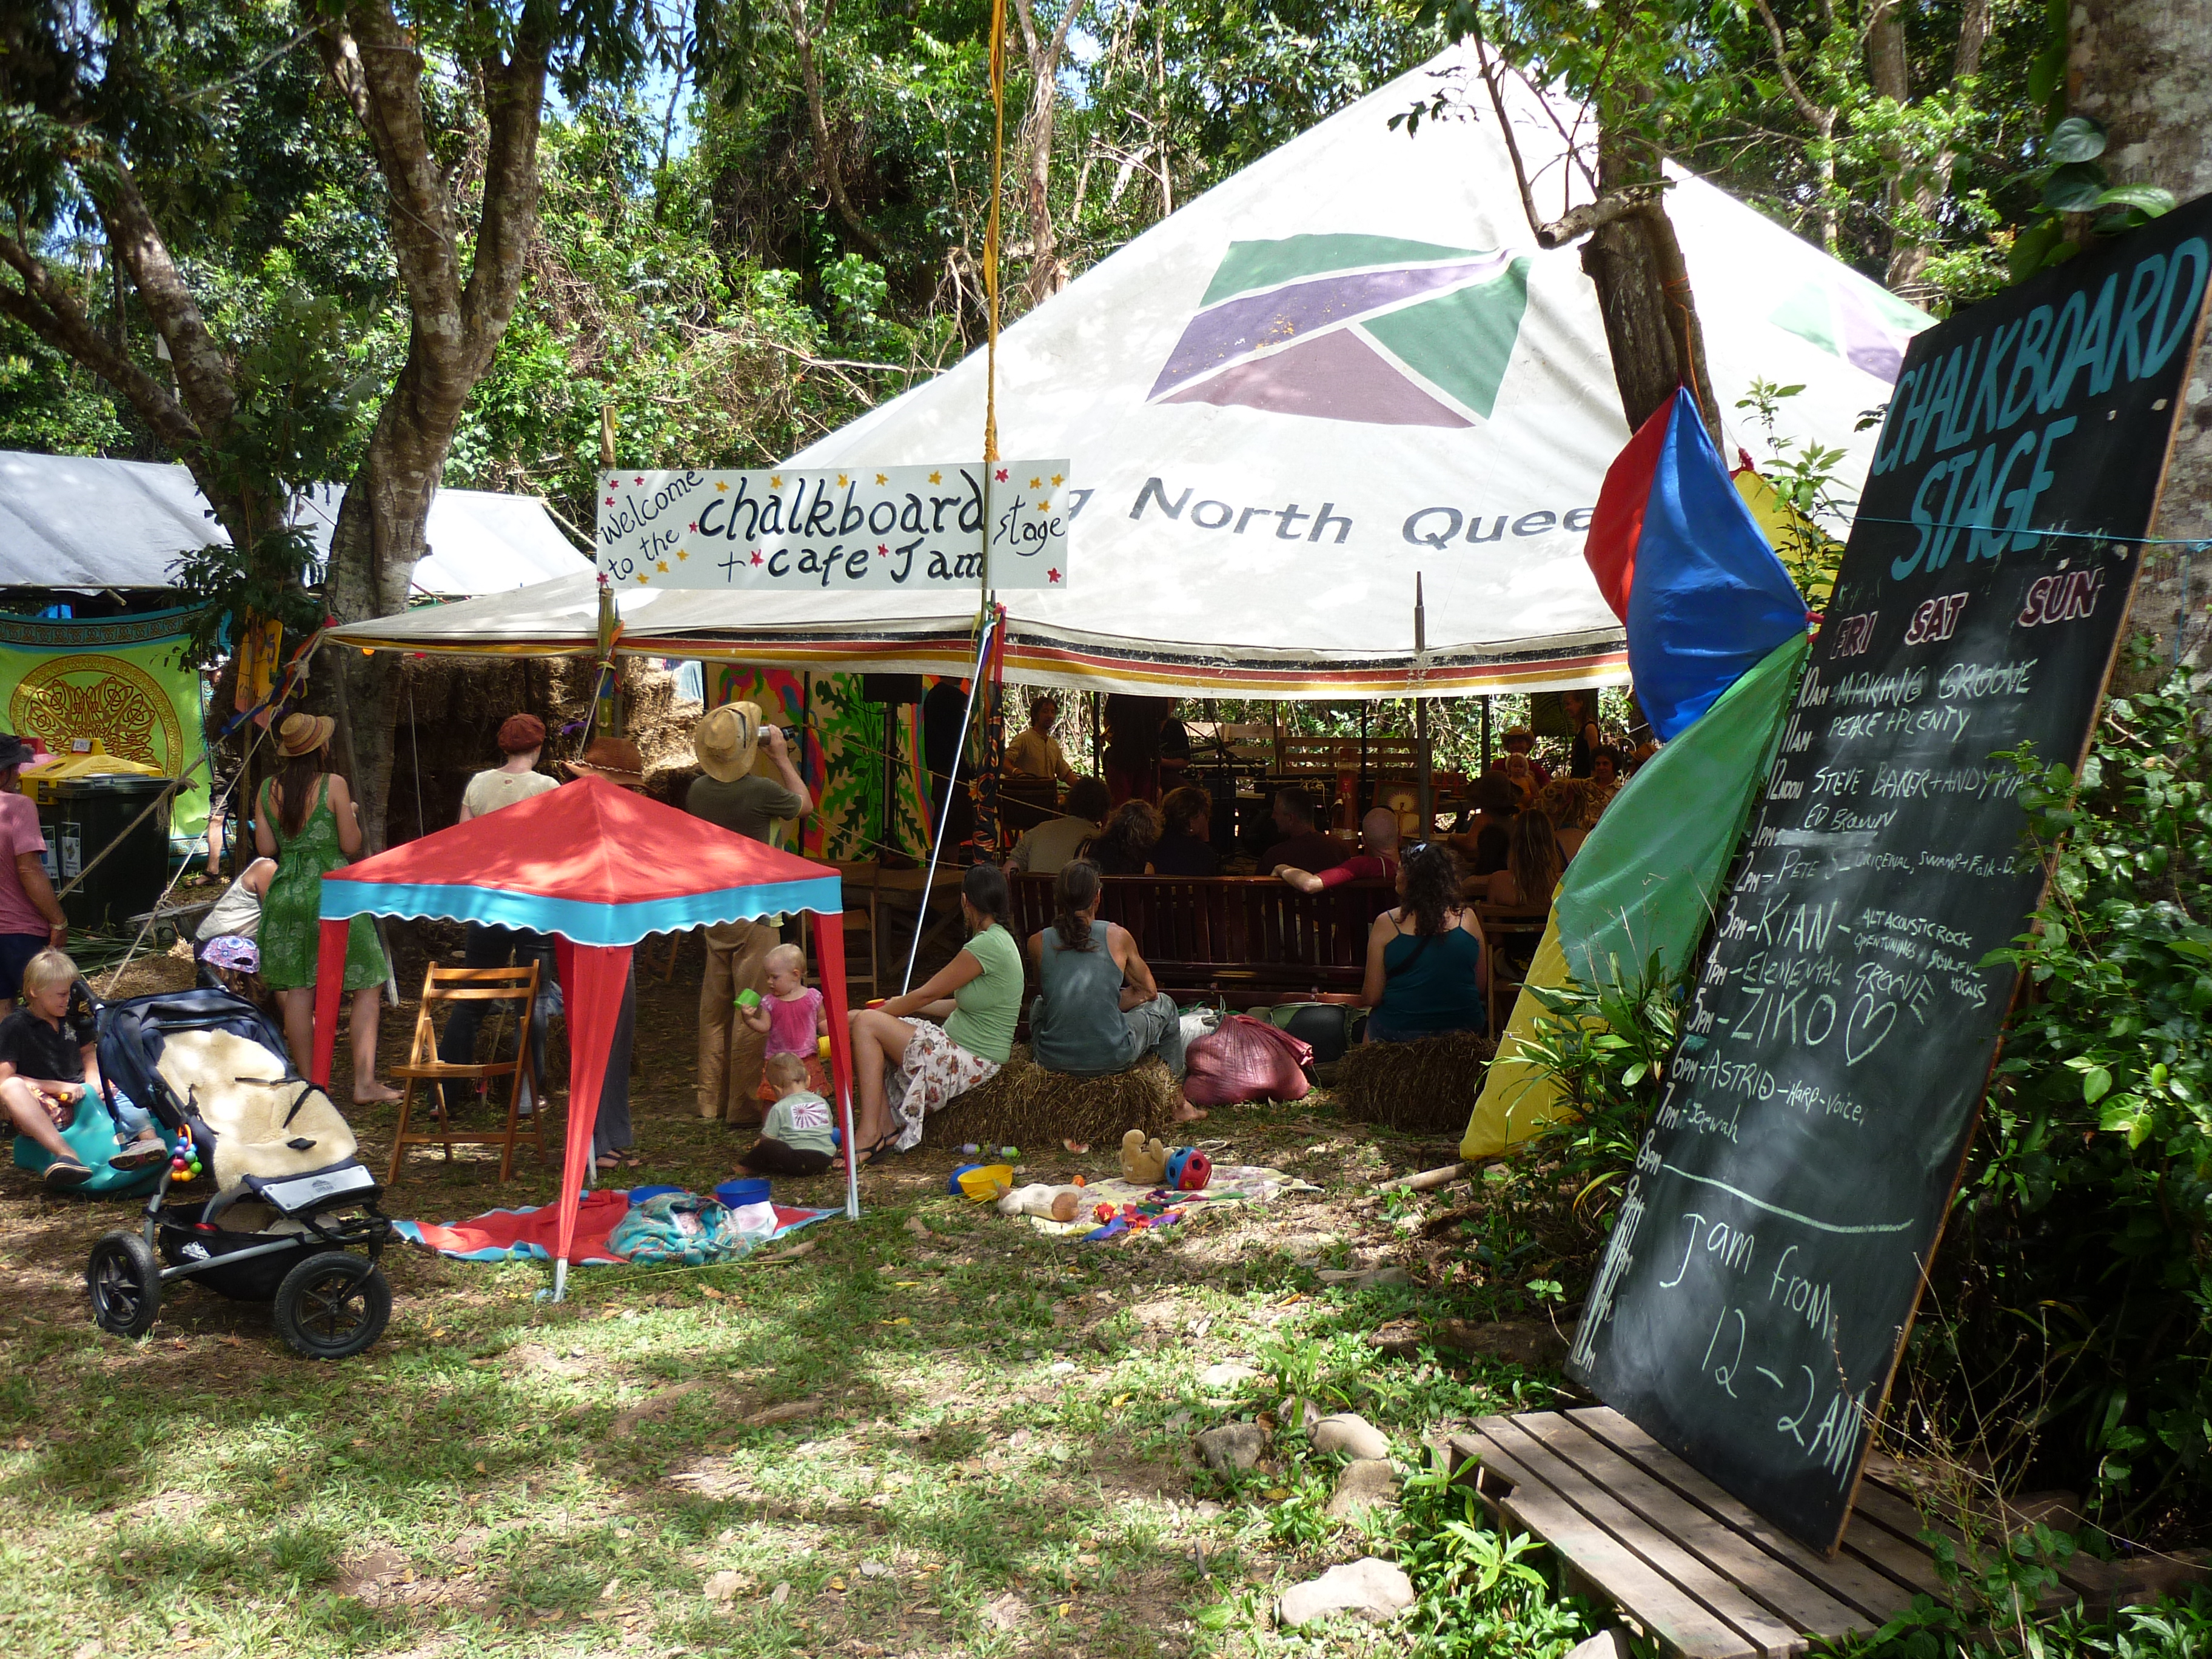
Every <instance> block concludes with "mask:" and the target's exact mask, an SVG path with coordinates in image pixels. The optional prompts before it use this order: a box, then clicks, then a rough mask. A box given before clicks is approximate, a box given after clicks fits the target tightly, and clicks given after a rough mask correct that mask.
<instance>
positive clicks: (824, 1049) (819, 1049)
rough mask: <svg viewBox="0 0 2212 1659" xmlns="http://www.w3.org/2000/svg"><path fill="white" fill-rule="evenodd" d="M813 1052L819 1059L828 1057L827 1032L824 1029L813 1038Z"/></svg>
mask: <svg viewBox="0 0 2212 1659" xmlns="http://www.w3.org/2000/svg"><path fill="white" fill-rule="evenodd" d="M814 1053H815V1054H816V1056H817V1058H819V1059H822V1060H827V1059H829V1032H827V1031H824V1032H823V1034H822V1035H821V1036H818V1037H817V1038H815V1039H814Z"/></svg>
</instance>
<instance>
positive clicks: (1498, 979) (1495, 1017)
mask: <svg viewBox="0 0 2212 1659" xmlns="http://www.w3.org/2000/svg"><path fill="white" fill-rule="evenodd" d="M1474 914H1475V917H1476V919H1477V920H1478V921H1480V923H1481V924H1482V936H1483V940H1484V943H1485V944H1486V945H1487V946H1488V947H1489V950H1490V1034H1491V1036H1493V1037H1495V1036H1503V1035H1504V1030H1505V1024H1506V1022H1507V1021H1508V1020H1510V1019H1511V1018H1513V1005H1514V1003H1515V1002H1516V1001H1517V1000H1519V999H1520V995H1521V987H1522V982H1523V981H1525V980H1526V979H1527V977H1528V962H1529V959H1530V958H1531V957H1534V955H1535V954H1536V947H1537V946H1538V945H1541V943H1542V942H1543V939H1544V928H1545V926H1546V925H1547V923H1548V922H1549V921H1550V920H1551V915H1552V913H1551V909H1550V907H1549V906H1544V905H1522V904H1478V905H1476V906H1475V907H1474Z"/></svg>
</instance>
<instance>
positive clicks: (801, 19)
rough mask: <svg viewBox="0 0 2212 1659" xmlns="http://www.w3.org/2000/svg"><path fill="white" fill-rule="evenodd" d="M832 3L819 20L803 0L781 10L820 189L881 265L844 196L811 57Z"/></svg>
mask: <svg viewBox="0 0 2212 1659" xmlns="http://www.w3.org/2000/svg"><path fill="white" fill-rule="evenodd" d="M834 3H835V0H831V4H825V5H824V6H823V8H822V15H821V18H820V19H819V21H811V20H810V19H809V18H808V16H807V15H806V0H784V11H785V14H786V15H787V16H788V17H789V18H790V19H791V42H792V45H793V47H794V48H796V50H797V52H798V54H799V88H800V90H801V91H803V92H804V93H805V95H806V121H807V125H808V127H809V128H810V129H811V131H812V132H813V134H814V164H815V166H816V167H817V168H818V169H820V171H821V173H822V188H823V191H825V192H826V193H827V194H828V195H829V204H830V206H832V207H834V208H836V210H837V216H838V217H839V218H841V219H842V220H843V221H844V222H845V228H846V229H848V230H849V231H851V232H852V233H853V240H854V241H856V242H858V243H859V244H860V247H861V250H862V251H863V252H866V254H867V256H868V257H869V258H871V259H873V260H874V261H875V262H876V263H877V264H884V245H883V243H882V242H880V241H878V240H877V238H876V233H875V232H874V231H872V230H870V229H869V228H868V222H867V221H866V220H865V219H863V218H862V217H861V216H860V209H858V208H856V207H854V205H853V198H852V197H849V196H848V195H847V194H846V193H845V174H844V171H843V169H842V168H841V167H838V165H837V151H836V147H835V146H834V145H833V144H832V143H831V142H830V137H829V110H828V108H827V107H826V106H825V105H824V103H823V92H822V66H821V65H820V64H817V62H816V61H815V58H814V47H815V44H816V42H817V41H818V40H821V38H822V36H823V34H825V33H828V32H829V14H830V11H831V7H832V5H834Z"/></svg>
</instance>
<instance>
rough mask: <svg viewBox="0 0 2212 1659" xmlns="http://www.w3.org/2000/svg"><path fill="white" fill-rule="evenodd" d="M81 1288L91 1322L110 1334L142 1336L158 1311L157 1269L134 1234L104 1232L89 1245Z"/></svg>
mask: <svg viewBox="0 0 2212 1659" xmlns="http://www.w3.org/2000/svg"><path fill="white" fill-rule="evenodd" d="M84 1287H85V1289H86V1291H88V1292H90V1294H91V1297H92V1322H93V1323H94V1324H95V1325H97V1326H99V1327H100V1329H102V1330H103V1331H106V1332H108V1333H109V1334H111V1335H114V1336H143V1335H145V1334H146V1333H147V1332H148V1331H149V1330H150V1329H152V1328H153V1324H154V1316H155V1314H157V1313H159V1312H160V1311H161V1266H160V1264H159V1263H157V1262H156V1261H155V1260H154V1249H153V1246H151V1245H150V1244H149V1243H147V1242H146V1241H145V1240H144V1239H143V1238H142V1237H139V1236H138V1235H137V1233H108V1234H106V1235H105V1236H104V1237H102V1238H101V1239H100V1243H97V1244H95V1245H94V1246H93V1247H92V1259H91V1260H90V1261H88V1262H86V1263H85V1267H84Z"/></svg>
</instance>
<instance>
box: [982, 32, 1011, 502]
mask: <svg viewBox="0 0 2212 1659" xmlns="http://www.w3.org/2000/svg"><path fill="white" fill-rule="evenodd" d="M991 118H992V123H993V125H992V133H991V218H990V222H989V223H988V224H987V226H986V227H985V228H984V231H983V302H984V307H985V310H986V320H985V324H984V326H985V328H986V330H987V333H986V336H985V345H984V349H983V459H984V460H985V461H986V462H989V461H995V460H997V459H999V197H1000V185H1001V184H1002V182H1003V181H1004V179H1005V178H1006V0H991Z"/></svg>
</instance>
